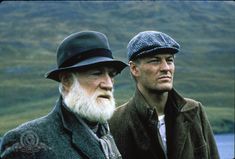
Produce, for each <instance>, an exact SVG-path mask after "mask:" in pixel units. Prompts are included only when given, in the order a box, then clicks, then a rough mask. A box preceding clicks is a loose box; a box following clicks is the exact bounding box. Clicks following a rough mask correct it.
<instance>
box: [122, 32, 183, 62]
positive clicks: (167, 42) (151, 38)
mask: <svg viewBox="0 0 235 159" xmlns="http://www.w3.org/2000/svg"><path fill="white" fill-rule="evenodd" d="M179 49H180V45H179V44H178V43H177V42H176V41H175V40H174V39H173V38H171V37H170V36H169V35H167V34H165V33H162V32H158V31H144V32H140V33H138V34H137V35H136V36H134V37H133V38H132V39H131V40H130V42H129V43H128V45H127V55H128V60H129V61H130V60H132V59H134V58H137V57H139V56H141V55H147V54H149V53H151V54H152V53H171V54H175V53H177V52H179Z"/></svg>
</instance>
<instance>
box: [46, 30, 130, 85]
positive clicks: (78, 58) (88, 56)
mask: <svg viewBox="0 0 235 159" xmlns="http://www.w3.org/2000/svg"><path fill="white" fill-rule="evenodd" d="M97 64H105V65H106V64H107V65H111V66H112V67H114V68H115V69H116V70H117V72H118V73H119V72H121V71H122V70H123V69H124V68H125V67H126V66H127V64H126V63H124V62H122V61H119V60H115V59H114V58H113V56H112V52H111V50H110V47H109V42H108V39H107V37H106V36H105V35H104V34H103V33H100V32H96V31H83V32H77V33H74V34H72V35H70V36H68V37H67V38H65V39H64V40H63V41H62V43H61V44H60V45H59V47H58V49H57V68H55V69H53V70H51V71H49V72H47V73H46V74H45V77H46V78H49V79H52V80H55V81H58V82H59V81H60V78H59V74H60V73H61V72H63V71H73V70H76V69H82V68H84V67H87V66H91V65H97Z"/></svg>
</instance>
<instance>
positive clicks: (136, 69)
mask: <svg viewBox="0 0 235 159" xmlns="http://www.w3.org/2000/svg"><path fill="white" fill-rule="evenodd" d="M129 65H130V71H131V74H132V75H133V76H135V77H137V76H139V74H140V71H139V67H138V65H137V64H136V63H135V62H133V61H130V62H129Z"/></svg>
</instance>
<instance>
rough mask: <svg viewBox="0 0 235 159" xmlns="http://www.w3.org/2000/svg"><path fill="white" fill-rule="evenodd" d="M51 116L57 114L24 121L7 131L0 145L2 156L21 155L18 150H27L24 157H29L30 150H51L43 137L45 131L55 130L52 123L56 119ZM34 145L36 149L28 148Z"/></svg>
mask: <svg viewBox="0 0 235 159" xmlns="http://www.w3.org/2000/svg"><path fill="white" fill-rule="evenodd" d="M51 118H56V116H54V115H51V114H49V115H47V116H44V117H41V118H38V119H35V120H32V121H29V122H26V123H23V124H21V125H19V126H18V127H16V128H14V129H12V130H10V131H8V132H6V133H5V135H4V136H3V138H2V141H1V145H0V154H1V157H2V158H7V157H9V156H12V155H13V156H14V155H16V156H19V154H18V152H25V154H26V155H25V156H24V157H25V158H27V155H29V154H28V153H27V152H28V151H30V152H31V151H34V150H35V152H36V151H37V150H38V148H39V149H43V150H49V149H48V146H47V141H46V140H43V141H42V139H45V138H44V137H45V133H48V134H49V132H51V131H53V130H52V129H53V126H52V125H53V124H56V123H55V122H54V120H51ZM43 136H44V137H43ZM34 146H36V147H35V149H32V150H31V149H30V150H29V149H28V148H34ZM21 154H22V153H21ZM6 156H7V157H6ZM24 157H23V158H24ZM31 157H32V156H31ZM19 158H20V157H19Z"/></svg>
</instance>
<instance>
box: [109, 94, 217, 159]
mask: <svg viewBox="0 0 235 159" xmlns="http://www.w3.org/2000/svg"><path fill="white" fill-rule="evenodd" d="M157 122H158V117H157V113H156V110H155V109H152V108H150V107H149V106H148V104H147V103H146V101H145V100H144V97H143V96H142V95H141V93H140V92H139V91H138V90H137V91H136V93H135V95H134V97H133V98H132V99H131V100H130V101H129V102H127V103H126V104H124V105H122V106H120V107H118V108H117V110H116V112H115V113H114V116H113V117H112V119H111V121H110V122H109V124H110V129H111V133H112V135H113V137H114V139H115V142H116V144H117V146H118V149H119V151H120V153H121V155H122V157H123V159H166V156H167V158H168V159H218V158H219V155H218V151H217V146H216V143H215V140H214V136H213V133H212V130H211V127H210V124H209V121H208V119H207V116H206V114H205V111H204V109H203V107H202V105H201V104H200V103H199V102H196V101H194V100H191V99H186V98H182V97H181V96H180V95H179V94H178V93H177V92H176V91H175V90H172V91H171V92H169V97H168V100H167V104H166V108H165V123H166V138H167V153H164V151H163V144H162V142H161V137H160V135H159V131H158V129H157V126H156V125H157Z"/></svg>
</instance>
